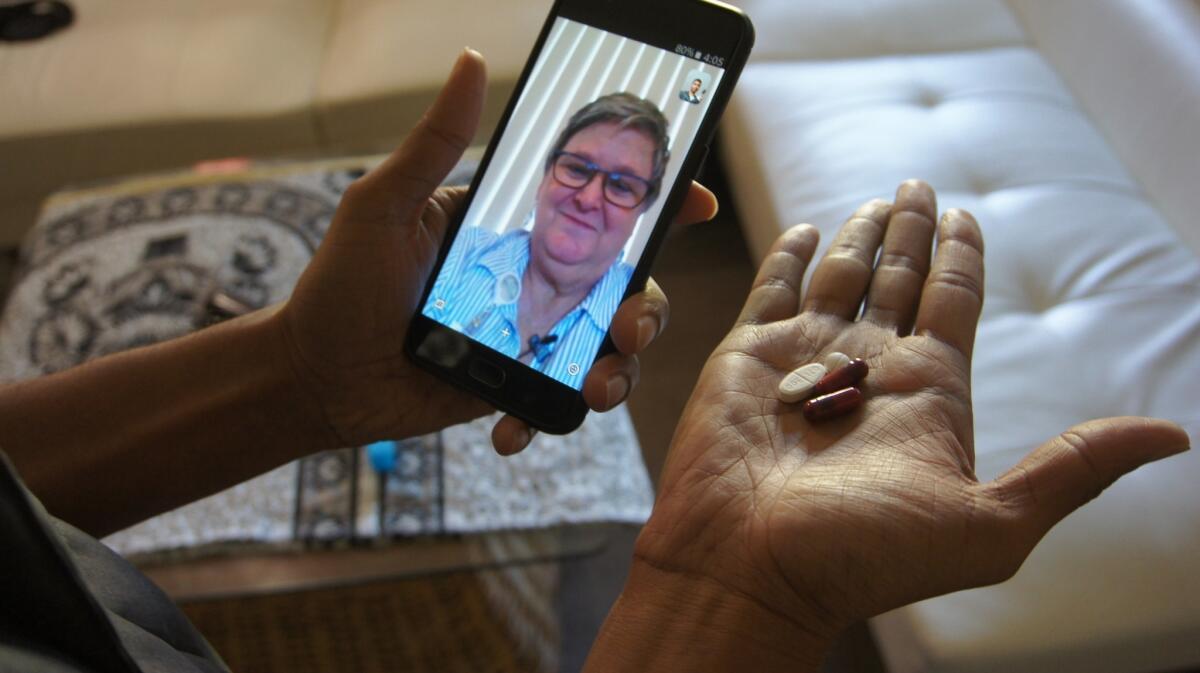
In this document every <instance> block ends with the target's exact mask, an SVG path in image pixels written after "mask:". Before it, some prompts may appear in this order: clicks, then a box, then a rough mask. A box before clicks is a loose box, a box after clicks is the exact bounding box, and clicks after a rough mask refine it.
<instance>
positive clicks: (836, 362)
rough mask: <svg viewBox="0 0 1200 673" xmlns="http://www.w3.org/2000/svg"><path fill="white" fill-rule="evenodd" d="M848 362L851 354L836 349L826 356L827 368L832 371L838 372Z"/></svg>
mask: <svg viewBox="0 0 1200 673" xmlns="http://www.w3.org/2000/svg"><path fill="white" fill-rule="evenodd" d="M848 364H850V356H849V355H846V354H845V353H839V352H837V351H834V352H832V353H830V354H829V355H826V356H825V369H828V370H829V371H831V372H836V371H837V370H839V369H841V368H842V367H845V366H846V365H848Z"/></svg>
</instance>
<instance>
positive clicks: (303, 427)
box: [239, 304, 344, 458]
mask: <svg viewBox="0 0 1200 673" xmlns="http://www.w3.org/2000/svg"><path fill="white" fill-rule="evenodd" d="M285 306H286V304H278V305H275V306H271V307H268V308H265V309H262V310H261V311H259V312H256V313H252V314H250V315H248V316H244V317H243V318H239V320H247V321H251V324H250V325H249V327H250V328H251V329H261V335H262V338H263V344H264V346H265V349H264V351H263V352H264V353H266V354H268V358H267V361H268V362H269V367H270V369H271V371H272V377H273V378H274V379H276V380H277V381H278V382H279V389H280V391H281V398H282V400H284V401H285V404H282V405H273V406H275V409H276V410H277V411H278V412H279V413H278V415H277V418H278V419H279V421H280V423H279V425H280V431H281V432H286V433H289V434H292V435H294V436H298V443H297V447H298V448H300V455H298V456H296V457H297V458H299V457H303V456H305V455H309V454H312V453H317V452H320V451H327V450H332V449H339V448H344V445H343V443H342V441H341V438H340V437H339V435H338V433H337V432H336V430H335V428H334V427H333V424H332V423H331V422H330V421H329V418H328V414H327V413H326V411H325V407H324V405H323V404H322V403H321V398H320V395H318V394H317V390H316V383H315V382H314V381H313V379H312V377H311V376H306V375H305V372H303V371H301V368H300V366H299V365H298V363H297V362H296V358H295V352H294V347H295V344H294V343H293V340H292V338H291V334H290V326H289V324H288V318H287V316H286V315H285Z"/></svg>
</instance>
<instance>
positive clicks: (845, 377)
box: [812, 358, 871, 395]
mask: <svg viewBox="0 0 1200 673" xmlns="http://www.w3.org/2000/svg"><path fill="white" fill-rule="evenodd" d="M870 370H871V368H870V367H868V366H867V363H866V362H864V361H863V360H862V359H861V358H855V359H853V360H851V361H850V364H848V365H846V366H845V367H841V368H839V369H835V370H833V371H831V372H829V373H828V374H826V375H825V376H824V377H822V378H821V380H820V381H817V384H816V385H815V386H813V389H812V394H813V395H825V394H828V393H832V392H833V391H835V390H841V389H842V388H849V387H850V386H855V385H858V382H859V381H862V380H863V379H865V378H867V372H869V371H870Z"/></svg>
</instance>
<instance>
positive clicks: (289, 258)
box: [0, 157, 652, 556]
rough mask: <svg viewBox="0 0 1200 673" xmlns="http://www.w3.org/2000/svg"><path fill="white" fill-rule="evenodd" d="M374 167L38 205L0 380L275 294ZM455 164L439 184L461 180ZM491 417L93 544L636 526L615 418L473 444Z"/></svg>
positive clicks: (241, 544) (273, 173)
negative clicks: (505, 448)
mask: <svg viewBox="0 0 1200 673" xmlns="http://www.w3.org/2000/svg"><path fill="white" fill-rule="evenodd" d="M381 159H382V157H369V158H353V159H344V160H336V161H324V162H315V163H308V164H289V165H258V166H253V167H250V168H247V169H243V170H240V171H238V172H234V173H222V174H215V175H205V174H196V173H184V174H173V175H167V176H156V177H150V178H144V179H138V180H132V181H126V182H123V183H120V184H117V185H114V186H110V187H106V188H102V189H93V190H81V191H74V192H67V193H62V194H59V195H57V196H55V197H53V198H52V199H51V200H50V201H49V202H48V204H47V206H46V208H45V209H44V211H43V214H42V217H41V219H40V221H39V223H38V224H37V226H36V227H35V229H34V230H33V231H32V232H31V233H30V235H29V237H28V238H27V240H26V243H25V246H24V247H23V249H22V260H21V266H20V268H19V270H18V276H17V280H16V282H15V285H14V287H13V291H12V294H11V296H10V298H9V301H8V304H7V306H6V307H5V311H4V314H3V318H2V319H0V380H5V381H13V380H19V379H24V378H29V377H33V376H39V375H42V374H46V373H50V372H54V371H59V370H62V369H66V368H68V367H71V366H74V365H76V364H79V363H81V362H84V361H86V360H88V359H91V358H94V357H98V356H101V355H104V354H107V353H113V352H116V351H120V350H124V349H127V348H132V347H136V346H141V345H144V344H149V343H154V342H158V341H162V340H165V339H170V338H174V337H177V336H181V335H183V334H186V333H188V332H190V331H192V330H194V329H196V327H197V325H199V324H202V323H203V322H204V320H205V302H206V300H207V298H208V297H210V296H211V295H212V293H213V292H214V291H215V290H221V291H223V292H225V293H226V294H229V295H232V296H233V297H235V298H237V299H238V300H239V301H241V302H243V303H244V304H246V305H248V306H251V307H261V306H266V305H268V304H272V303H275V302H279V301H282V300H284V299H286V298H287V296H288V295H289V293H290V291H291V288H292V287H293V285H294V284H295V282H296V280H297V278H298V277H299V275H300V272H301V271H302V270H303V269H304V267H305V265H306V264H307V263H308V260H309V259H310V258H311V256H312V254H313V252H314V251H315V250H316V248H317V245H318V244H319V243H320V240H321V238H322V236H323V235H324V233H325V231H326V229H327V228H328V226H329V222H330V219H331V217H332V215H333V212H334V210H335V208H336V206H337V203H338V200H339V198H340V196H341V194H342V192H343V191H344V189H345V188H346V186H347V185H348V184H349V183H350V182H351V181H353V180H354V179H355V178H356V177H358V176H360V175H362V174H363V172H364V171H365V170H368V169H369V168H370V167H371V166H373V165H374V164H375V163H377V162H378V161H379V160H381ZM472 171H473V165H470V164H467V165H462V166H460V167H459V168H458V169H456V170H455V171H454V173H453V174H452V175H451V178H450V179H449V180H448V182H450V183H459V184H461V183H465V182H467V181H468V180H469V178H470V176H471V174H472ZM493 420H494V419H482V420H479V421H476V422H474V423H469V424H466V425H463V426H459V427H455V428H450V429H448V430H446V431H444V432H442V433H439V434H435V435H430V436H427V437H420V438H415V439H412V440H408V441H405V442H403V443H401V444H400V445H399V449H398V456H397V458H398V460H397V461H396V466H395V468H394V469H392V470H391V471H389V472H388V473H386V474H380V473H377V472H375V471H374V470H373V469H372V467H371V466H370V461H369V460H367V458H366V456H365V453H364V451H365V450H364V449H361V448H349V449H344V450H340V451H332V452H327V453H324V454H319V455H315V456H311V457H308V458H305V459H303V460H300V461H297V462H296V463H294V464H291V465H286V466H283V467H281V468H278V469H276V470H274V471H272V472H270V473H268V474H265V475H262V476H260V477H257V478H255V479H252V480H250V481H248V482H246V483H243V484H240V485H238V486H235V487H234V488H231V489H229V490H227V491H225V492H223V493H219V494H216V495H214V496H212V497H209V498H206V499H204V500H201V501H199V502H196V503H192V504H190V505H187V506H185V507H183V508H180V509H179V510H176V511H174V512H170V513H167V514H164V515H162V516H159V517H156V518H154V519H152V520H150V521H147V522H144V523H142V524H139V525H137V526H134V527H133V528H130V529H128V530H125V531H122V532H120V533H117V534H116V535H113V536H111V537H109V538H107V539H106V542H107V543H108V544H110V545H111V546H113V547H114V548H115V549H117V550H118V551H120V552H122V553H125V554H140V555H147V554H149V555H164V554H167V553H168V552H171V553H172V555H177V554H179V553H183V554H184V555H189V556H190V555H204V554H207V553H212V552H216V551H227V550H228V549H230V548H231V546H232V547H236V548H239V549H250V550H255V551H257V550H261V549H262V545H264V544H265V545H272V546H278V545H284V546H291V545H297V544H301V545H303V544H305V543H309V542H312V541H319V542H321V543H329V542H336V541H343V540H350V539H361V538H377V537H390V536H415V535H429V534H457V533H468V532H476V531H489V530H499V529H513V528H537V527H546V526H554V525H560V524H570V523H584V522H599V521H617V522H629V523H641V522H644V521H645V519H646V517H647V516H648V515H649V511H650V506H651V502H652V491H651V486H650V480H649V477H648V475H647V474H646V469H645V466H644V464H643V463H642V459H641V452H640V448H639V446H638V443H637V439H636V436H635V435H634V432H633V428H632V425H631V423H630V420H629V416H628V413H627V412H626V411H625V410H624V408H620V409H618V410H616V411H613V412H610V413H607V414H603V415H597V414H592V415H590V416H589V417H588V419H587V421H586V422H585V423H584V425H583V427H582V428H581V429H580V430H579V431H577V432H576V433H574V434H572V435H570V436H567V437H552V436H544V435H543V436H539V437H538V438H536V439H535V440H534V442H533V444H532V446H531V447H530V448H529V449H528V450H526V451H525V452H524V453H522V454H520V455H518V456H515V457H512V458H500V457H498V456H496V455H495V453H494V452H493V451H492V450H491V448H490V439H489V437H490V428H491V423H492V422H493Z"/></svg>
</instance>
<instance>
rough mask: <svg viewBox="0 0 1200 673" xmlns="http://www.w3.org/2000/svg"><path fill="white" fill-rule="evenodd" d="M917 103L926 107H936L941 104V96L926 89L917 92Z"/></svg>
mask: <svg viewBox="0 0 1200 673" xmlns="http://www.w3.org/2000/svg"><path fill="white" fill-rule="evenodd" d="M917 104H918V105H920V106H921V107H927V108H933V107H937V106H939V105H941V104H942V96H941V94H939V93H938V92H936V91H932V90H929V89H926V90H925V91H922V92H920V93H919V94H917Z"/></svg>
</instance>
